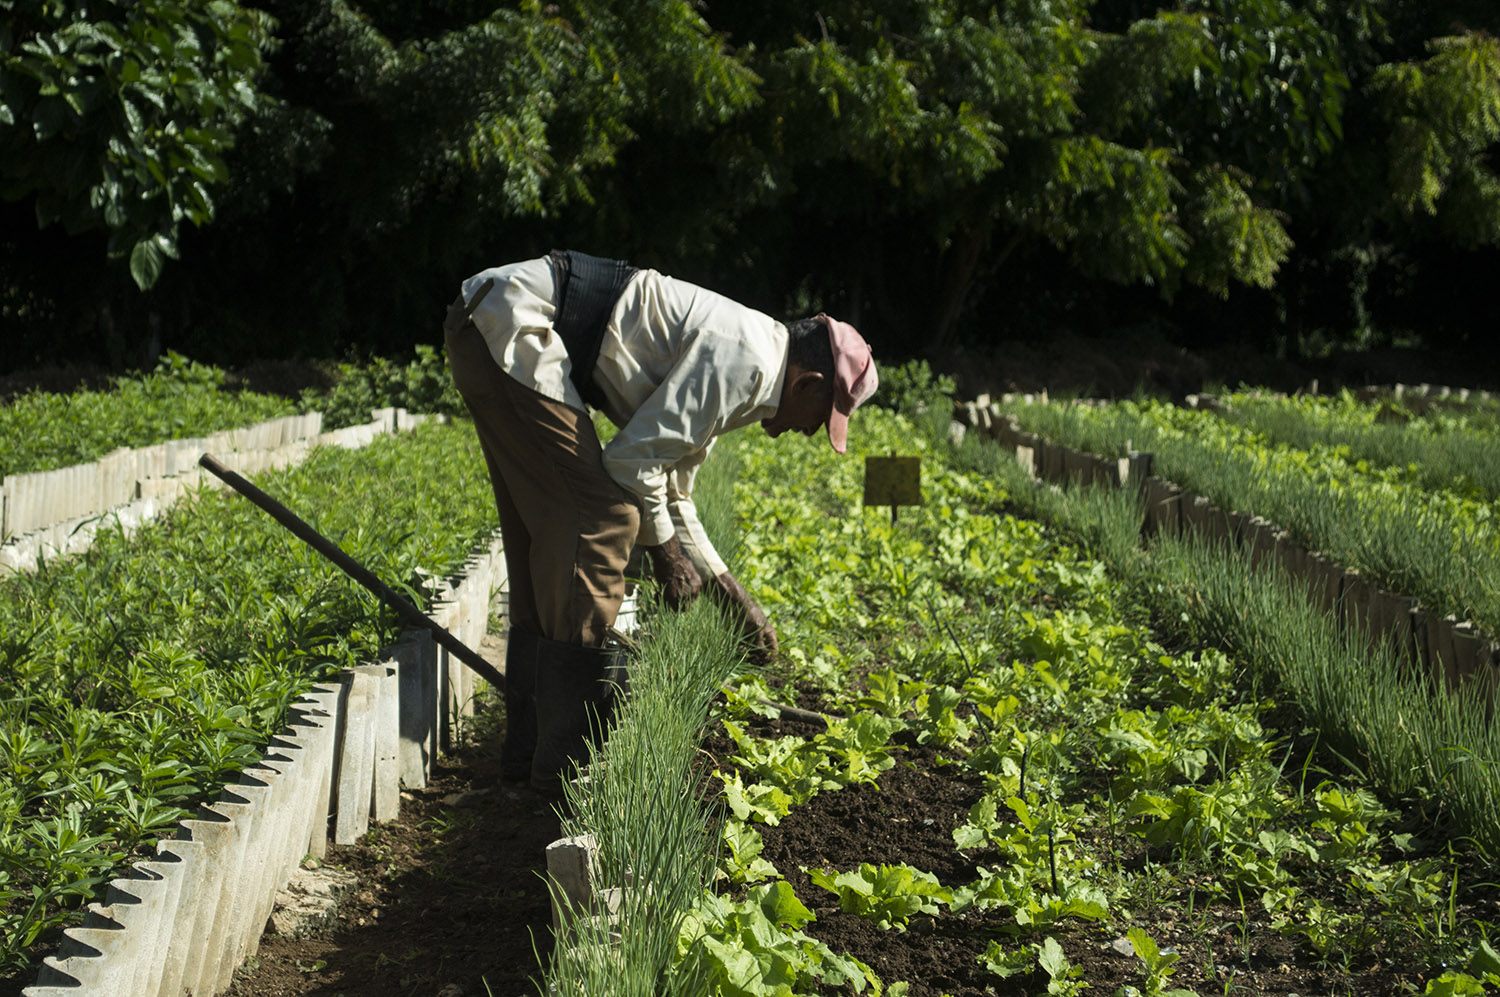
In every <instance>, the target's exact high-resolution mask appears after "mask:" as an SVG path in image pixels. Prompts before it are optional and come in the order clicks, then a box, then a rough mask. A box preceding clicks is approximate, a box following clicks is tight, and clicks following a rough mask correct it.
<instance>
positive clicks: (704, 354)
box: [603, 329, 779, 564]
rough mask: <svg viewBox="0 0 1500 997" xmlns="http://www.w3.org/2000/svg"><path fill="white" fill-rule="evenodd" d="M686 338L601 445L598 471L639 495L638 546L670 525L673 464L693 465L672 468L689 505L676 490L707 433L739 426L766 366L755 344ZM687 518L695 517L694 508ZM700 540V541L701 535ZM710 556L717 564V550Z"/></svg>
mask: <svg viewBox="0 0 1500 997" xmlns="http://www.w3.org/2000/svg"><path fill="white" fill-rule="evenodd" d="M685 340H686V341H685V342H684V343H683V349H682V351H681V353H680V354H679V356H678V358H677V362H676V363H675V364H674V365H673V367H672V368H671V370H670V371H669V372H668V373H667V376H666V377H665V378H663V379H662V381H661V383H660V384H658V385H657V386H656V389H655V390H654V391H652V392H651V394H650V396H649V397H647V398H646V400H645V402H644V403H642V404H641V406H640V407H639V408H637V409H636V410H635V413H634V414H633V415H632V416H631V417H630V419H629V421H628V422H626V423H625V425H624V426H622V427H621V429H620V432H619V433H618V434H616V436H615V438H614V439H613V440H611V441H610V442H609V444H608V445H607V446H605V448H604V454H603V458H604V470H605V471H606V472H607V473H608V474H609V475H610V477H612V478H614V479H615V480H616V481H617V482H619V483H620V485H621V486H622V487H623V488H625V489H626V490H627V491H629V492H632V493H634V494H635V495H636V496H637V497H639V499H640V501H641V511H642V516H641V530H640V533H639V535H638V536H637V538H636V542H637V543H639V544H642V545H644V546H655V545H657V544H660V543H664V542H665V541H666V540H667V539H669V538H670V537H672V536H673V535H675V534H676V532H677V530H676V524H674V522H673V520H672V512H671V509H670V504H671V502H672V501H673V498H672V496H670V495H669V494H668V485H669V483H670V479H671V478H672V476H673V471H674V469H676V468H678V467H679V466H682V467H683V468H684V470H687V469H689V468H690V469H691V471H692V473H687V474H685V475H679V476H678V486H677V487H678V489H679V490H678V496H679V497H678V498H677V501H684V500H686V501H687V502H688V504H689V506H691V499H690V493H689V494H683V493H682V492H681V491H680V489H681V485H682V484H683V483H686V484H687V486H688V488H691V481H692V477H693V475H694V474H695V473H696V469H697V467H698V465H700V464H701V463H702V462H703V459H704V457H706V456H707V453H708V450H709V448H710V446H711V444H712V441H713V438H714V437H715V436H718V435H719V434H720V433H722V432H725V431H727V430H729V429H734V428H737V426H739V425H744V424H745V422H746V421H747V418H748V417H750V416H754V415H756V414H757V413H758V412H759V409H760V407H762V406H758V405H757V404H756V403H757V402H758V400H759V399H760V398H761V397H762V395H763V393H764V392H763V387H764V385H763V382H764V381H765V379H766V376H767V371H766V370H765V369H764V365H763V364H761V363H760V362H759V360H760V358H759V356H758V355H757V351H755V350H753V349H750V348H747V346H746V344H745V343H744V342H743V341H741V340H740V339H738V338H737V337H734V336H725V335H721V334H719V333H716V332H714V331H712V330H704V329H699V330H693V331H690V332H688V333H687V334H686V336H685ZM777 373H779V371H778V372H777ZM692 520H693V521H694V522H696V521H697V516H696V514H694V515H693V516H692ZM698 532H699V533H700V534H701V533H702V527H701V526H699V527H698ZM693 539H697V538H693ZM702 540H703V541H704V543H705V544H706V543H707V537H706V536H704V537H702ZM712 549H713V548H712V546H711V545H709V546H708V550H710V551H711V550H712ZM713 559H714V561H715V562H717V563H720V564H722V563H723V562H722V561H719V559H718V555H717V554H715V555H714V556H713Z"/></svg>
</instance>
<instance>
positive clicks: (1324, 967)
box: [708, 721, 1420, 997]
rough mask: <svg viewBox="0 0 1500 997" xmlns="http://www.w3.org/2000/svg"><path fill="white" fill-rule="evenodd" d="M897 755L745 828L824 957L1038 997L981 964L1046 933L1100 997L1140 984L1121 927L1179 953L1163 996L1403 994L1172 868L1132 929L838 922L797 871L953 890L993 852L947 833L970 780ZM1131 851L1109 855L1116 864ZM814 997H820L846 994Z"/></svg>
mask: <svg viewBox="0 0 1500 997" xmlns="http://www.w3.org/2000/svg"><path fill="white" fill-rule="evenodd" d="M816 732H817V728H816V727H813V726H811V725H807V724H800V723H794V722H790V721H771V722H767V723H766V724H765V725H764V726H763V727H761V728H760V729H759V730H758V731H757V733H759V734H761V735H762V736H766V737H779V736H783V735H785V734H797V735H799V736H811V735H812V734H814V733H816ZM708 749H709V752H710V754H713V755H717V756H719V757H721V758H722V757H723V756H726V755H728V754H729V753H731V752H732V745H731V744H730V742H728V741H727V739H715V740H714V741H711V742H710V744H709V745H708ZM895 757H896V758H897V764H896V766H895V767H894V768H892V769H890V770H889V771H887V772H885V773H883V774H882V775H881V777H880V779H879V781H878V783H877V784H876V785H874V786H870V785H858V786H851V787H849V788H846V789H843V790H840V791H838V792H828V793H821V794H819V795H817V796H815V797H813V799H812V800H811V801H810V802H809V803H808V804H807V805H805V806H802V807H799V808H797V809H795V810H793V811H792V813H791V814H789V815H788V816H787V817H785V818H784V819H783V820H782V822H781V824H779V825H778V826H776V827H759V826H758V828H757V829H758V830H759V831H760V834H761V837H762V840H763V841H764V845H765V847H764V850H763V852H762V857H763V858H765V859H766V860H768V861H770V862H771V863H772V864H773V865H775V866H776V868H777V870H778V871H779V872H780V873H781V875H782V876H783V877H784V878H785V879H786V880H787V882H789V883H790V884H791V885H792V887H793V889H794V890H795V891H796V893H797V896H798V898H799V899H800V900H801V901H802V902H803V904H805V905H806V906H807V907H808V908H809V909H810V910H812V911H813V913H814V914H815V915H816V918H817V919H816V920H815V921H814V922H812V923H811V924H809V925H808V926H807V927H806V928H804V929H803V930H804V932H805V933H806V934H808V935H810V936H812V937H814V938H817V939H818V940H820V941H822V942H824V943H825V944H827V945H828V946H829V947H830V948H831V949H833V950H834V951H836V952H842V953H846V954H848V955H852V956H855V957H857V958H859V959H860V960H862V961H863V962H865V963H866V964H868V965H869V966H870V967H871V968H872V969H873V970H874V971H875V972H876V974H878V975H879V976H880V978H881V980H882V981H884V982H885V983H887V984H890V983H894V982H898V981H906V982H907V983H909V984H910V990H909V994H910V997H943V995H949V997H981V995H986V997H988V995H997V997H1027V995H1032V994H1039V993H1040V994H1045V993H1047V983H1048V980H1047V978H1046V976H1045V974H1044V973H1043V972H1042V971H1040V970H1036V971H1034V972H1032V973H1029V974H1020V975H1016V976H1011V977H1008V978H1003V979H1002V978H1000V977H998V976H996V975H994V974H992V973H990V972H989V971H988V970H987V969H986V968H985V966H984V965H983V963H982V962H981V961H980V960H981V957H982V956H983V955H984V953H985V951H986V949H987V947H988V945H989V943H990V941H991V940H996V941H999V942H1000V943H1001V945H1003V946H1004V947H1005V949H1006V951H1013V950H1015V949H1017V948H1019V947H1021V946H1022V945H1023V944H1024V943H1025V942H1028V941H1029V942H1037V941H1040V940H1041V939H1042V938H1043V937H1045V936H1046V935H1051V936H1052V937H1054V938H1056V939H1057V941H1058V942H1059V944H1060V945H1061V946H1062V948H1063V951H1064V953H1065V954H1066V955H1067V957H1068V959H1069V961H1070V962H1072V963H1073V964H1074V965H1075V966H1079V967H1081V968H1082V970H1083V975H1082V979H1083V980H1086V981H1087V982H1088V984H1089V987H1090V990H1089V992H1090V993H1098V994H1109V993H1112V992H1114V991H1115V989H1116V988H1118V987H1121V986H1124V985H1133V986H1135V987H1137V988H1140V987H1142V986H1143V983H1144V974H1143V973H1142V971H1141V963H1140V960H1138V959H1136V958H1135V957H1134V956H1132V955H1128V954H1121V953H1120V952H1119V951H1118V950H1117V949H1116V948H1115V946H1114V944H1113V943H1115V942H1116V941H1117V940H1119V939H1122V938H1123V936H1124V935H1125V932H1126V931H1128V930H1129V929H1130V928H1131V927H1133V926H1139V927H1142V928H1144V929H1145V930H1146V931H1147V933H1148V934H1150V935H1151V937H1152V938H1153V939H1155V940H1156V942H1157V944H1158V945H1160V946H1161V947H1162V948H1163V949H1167V948H1171V949H1175V950H1176V951H1177V952H1178V954H1179V955H1180V960H1179V961H1178V963H1177V966H1176V972H1175V975H1174V976H1173V977H1172V979H1171V983H1170V985H1169V989H1170V988H1171V987H1182V988H1185V989H1189V990H1195V991H1197V992H1198V993H1201V994H1210V993H1224V992H1226V987H1228V988H1229V989H1228V991H1227V992H1233V993H1247V994H1263V995H1273V994H1274V995H1291V994H1304V995H1305V994H1340V995H1351V997H1365V995H1368V997H1377V995H1379V997H1388V995H1390V994H1394V993H1399V992H1401V987H1400V985H1399V984H1398V983H1397V980H1398V978H1405V979H1407V980H1408V981H1409V980H1411V974H1410V972H1409V970H1408V969H1407V967H1406V966H1405V965H1403V962H1404V960H1402V959H1399V958H1398V959H1395V960H1392V959H1389V958H1381V957H1380V956H1381V954H1380V953H1379V952H1378V951H1377V953H1376V955H1375V956H1374V957H1365V958H1363V959H1356V960H1354V961H1352V962H1351V963H1350V964H1349V965H1344V963H1343V960H1342V959H1341V958H1340V957H1339V956H1338V955H1337V954H1334V955H1332V956H1331V957H1330V958H1328V959H1322V958H1319V957H1318V956H1317V955H1315V954H1314V953H1312V952H1311V951H1309V950H1306V949H1305V948H1299V947H1298V945H1297V944H1296V943H1295V942H1294V941H1291V940H1288V939H1287V938H1285V937H1284V936H1282V935H1280V934H1278V933H1276V932H1274V931H1272V930H1271V927H1270V923H1269V917H1268V916H1267V915H1266V914H1265V913H1264V912H1263V911H1262V910H1261V908H1260V905H1259V904H1258V903H1254V904H1252V905H1251V906H1250V907H1248V908H1245V909H1242V908H1241V907H1240V906H1239V905H1238V904H1237V903H1236V904H1229V903H1224V902H1222V901H1221V902H1216V903H1215V902H1207V901H1205V899H1204V898H1205V897H1206V896H1207V895H1208V894H1207V892H1206V891H1204V892H1201V893H1194V892H1193V882H1192V878H1191V876H1190V875H1184V874H1183V873H1182V872H1181V870H1177V875H1176V876H1175V877H1174V878H1173V880H1172V881H1171V885H1170V886H1164V887H1163V891H1162V895H1161V896H1160V897H1159V898H1156V899H1155V902H1154V903H1152V904H1150V905H1149V906H1148V907H1146V908H1145V909H1142V910H1139V912H1138V913H1139V914H1140V916H1141V919H1140V920H1138V921H1136V922H1133V923H1124V924H1092V923H1089V922H1086V921H1081V920H1078V919H1069V920H1065V921H1063V922H1060V923H1059V924H1056V925H1054V926H1052V927H1051V928H1050V929H1047V930H1046V931H1045V932H1042V933H1040V934H1033V935H1029V936H1026V937H1024V938H1022V937H1018V936H1016V935H1015V934H1014V933H1013V929H1014V921H1013V919H1012V917H1011V916H1010V914H1009V913H1008V912H1007V911H1005V910H1003V909H991V910H987V911H983V912H974V911H970V912H966V913H964V914H961V915H953V914H951V913H949V912H947V911H946V910H944V911H943V912H942V913H941V914H939V915H938V916H936V917H918V918H915V919H913V921H912V923H911V925H910V927H909V928H908V929H907V930H906V931H904V932H903V931H898V930H883V929H880V928H878V927H876V926H875V925H874V924H873V923H871V922H868V921H864V920H861V919H860V918H858V917H856V916H854V915H852V914H845V913H842V912H840V911H839V909H838V904H837V898H836V897H835V896H834V894H832V893H830V892H829V891H827V890H825V889H823V888H821V887H818V886H816V885H814V884H813V883H812V881H811V880H810V879H809V877H808V876H807V873H806V872H805V871H804V868H816V869H824V870H837V871H844V870H849V869H854V868H857V867H858V866H859V864H860V863H862V862H870V863H875V864H880V863H889V864H896V863H905V864H907V865H911V866H913V867H915V868H918V869H922V870H925V871H927V872H931V873H933V874H934V875H935V876H937V878H938V880H939V881H940V882H942V883H943V885H945V886H950V887H953V886H959V885H963V884H965V883H968V882H971V881H973V879H974V878H975V877H976V875H977V869H978V867H979V866H988V867H991V868H993V867H994V865H995V864H996V863H997V861H998V860H999V856H998V855H997V854H996V853H995V852H994V850H993V849H977V850H972V851H969V852H966V853H960V852H959V851H957V849H956V848H955V847H954V844H953V837H952V832H953V829H954V827H956V826H957V825H959V824H961V823H963V822H964V820H965V819H966V818H967V816H968V810H969V808H970V807H971V806H972V805H973V804H974V803H976V802H977V801H978V800H979V798H980V796H981V795H982V792H983V789H982V786H981V785H980V783H979V780H978V779H977V778H976V777H975V776H974V775H972V774H971V773H967V772H965V771H963V770H962V769H960V768H959V767H958V766H955V765H948V764H942V763H941V762H940V761H939V759H938V758H937V757H936V756H935V754H934V752H933V751H932V750H931V749H929V748H925V747H921V746H918V745H916V744H914V743H911V742H910V741H908V742H906V746H905V747H904V748H902V749H901V750H900V751H898V752H897V753H896V756H895ZM721 764H723V763H722V762H721ZM1131 851H1132V850H1130V849H1126V848H1123V847H1122V848H1121V849H1120V853H1121V854H1122V855H1128V854H1129V853H1130V852H1131ZM1133 851H1134V855H1131V856H1130V857H1127V858H1123V859H1122V864H1124V865H1126V866H1135V867H1136V868H1137V869H1138V868H1139V866H1140V864H1141V857H1142V855H1143V853H1142V850H1141V849H1134V850H1133ZM1190 905H1191V907H1190ZM1127 951H1128V950H1127ZM1398 974H1399V977H1398ZM1419 989H1420V985H1419ZM819 992H820V993H823V994H827V995H829V997H832V995H833V994H835V993H839V994H842V993H844V992H843V991H833V990H824V991H819Z"/></svg>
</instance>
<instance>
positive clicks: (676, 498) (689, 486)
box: [667, 443, 729, 581]
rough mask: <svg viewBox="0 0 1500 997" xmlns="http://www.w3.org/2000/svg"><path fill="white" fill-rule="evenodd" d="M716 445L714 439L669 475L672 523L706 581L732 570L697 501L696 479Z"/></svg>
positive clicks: (684, 550) (683, 547) (668, 486)
mask: <svg viewBox="0 0 1500 997" xmlns="http://www.w3.org/2000/svg"><path fill="white" fill-rule="evenodd" d="M712 448H713V444H712V443H710V444H709V446H708V447H705V448H704V449H702V450H700V451H698V452H697V453H696V454H693V455H691V456H689V457H688V458H687V459H685V460H683V461H680V462H679V463H678V464H677V466H676V467H674V468H672V471H671V473H670V474H668V475H667V510H668V512H670V513H671V516H672V526H673V527H674V529H675V531H676V534H677V539H678V541H679V542H680V543H681V544H682V550H683V553H684V554H686V555H687V557H688V560H690V561H692V562H693V566H694V567H695V568H697V569H698V574H699V575H701V576H702V578H703V580H704V581H708V580H709V579H711V578H717V577H719V576H720V575H722V574H724V573H725V572H727V571H728V570H729V566H728V565H726V564H725V563H724V559H723V558H721V557H720V556H719V552H718V551H717V550H715V549H714V545H713V542H712V541H711V540H709V539H708V531H706V530H705V529H704V528H703V523H702V522H701V521H700V520H699V519H698V509H697V507H696V506H695V505H693V479H694V478H696V477H697V474H698V468H699V467H700V466H702V464H703V460H704V458H706V457H707V456H708V451H709V450H711V449H712Z"/></svg>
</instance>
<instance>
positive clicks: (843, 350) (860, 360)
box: [818, 312, 880, 453]
mask: <svg viewBox="0 0 1500 997" xmlns="http://www.w3.org/2000/svg"><path fill="white" fill-rule="evenodd" d="M818 318H820V319H822V320H823V322H824V323H825V324H827V326H828V342H829V344H830V345H832V346H833V410H832V411H831V412H829V413H828V442H829V443H831V444H832V445H833V449H834V450H836V451H838V452H839V453H843V452H844V451H845V449H846V448H847V447H848V443H849V413H850V412H853V411H854V410H855V409H857V408H859V407H860V405H861V404H863V403H864V402H865V401H867V400H868V399H869V397H870V396H871V395H873V394H874V393H875V388H876V387H877V386H878V385H879V384H880V378H879V376H878V375H877V374H876V373H875V358H874V357H873V356H872V355H871V354H870V344H869V343H866V342H865V340H864V337H863V336H861V335H860V334H859V332H858V331H857V330H856V329H855V328H854V326H852V325H850V324H849V323H848V322H840V321H839V320H838V319H836V318H829V317H828V316H827V315H824V314H823V313H821V312H819V313H818Z"/></svg>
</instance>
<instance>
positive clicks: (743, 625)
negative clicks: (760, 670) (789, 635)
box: [709, 571, 779, 664]
mask: <svg viewBox="0 0 1500 997" xmlns="http://www.w3.org/2000/svg"><path fill="white" fill-rule="evenodd" d="M709 592H710V594H711V595H712V598H713V600H714V602H716V603H718V605H719V607H720V608H721V609H723V610H724V611H725V612H727V613H728V614H729V615H730V617H731V618H733V619H734V621H735V622H736V624H737V625H738V627H739V632H740V639H741V640H742V641H744V642H745V644H746V645H747V647H746V651H747V653H748V655H749V657H750V660H751V661H753V662H755V663H756V664H766V663H767V662H769V661H770V660H771V659H772V658H774V657H776V652H777V650H778V649H779V647H778V644H777V642H776V628H775V627H773V626H771V621H770V620H768V619H766V614H765V611H764V610H762V609H761V608H760V605H759V604H758V603H756V601H755V600H754V599H752V598H750V593H749V592H746V591H745V587H744V586H743V585H741V584H740V583H739V579H737V578H735V577H734V575H732V574H730V573H729V572H727V571H726V572H724V573H723V574H722V575H719V576H718V577H717V578H715V579H714V580H713V584H712V585H710V586H709Z"/></svg>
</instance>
